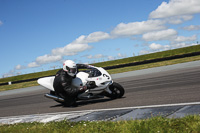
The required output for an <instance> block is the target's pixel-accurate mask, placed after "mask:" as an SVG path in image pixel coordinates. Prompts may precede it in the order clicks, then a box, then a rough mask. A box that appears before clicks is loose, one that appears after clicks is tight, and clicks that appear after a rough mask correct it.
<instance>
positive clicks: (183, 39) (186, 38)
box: [174, 35, 197, 42]
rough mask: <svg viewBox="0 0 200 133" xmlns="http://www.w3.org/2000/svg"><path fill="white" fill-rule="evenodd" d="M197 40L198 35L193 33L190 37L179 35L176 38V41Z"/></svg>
mask: <svg viewBox="0 0 200 133" xmlns="http://www.w3.org/2000/svg"><path fill="white" fill-rule="evenodd" d="M195 40H197V36H196V35H193V36H190V37H185V36H177V37H176V39H174V41H175V42H186V41H195Z"/></svg>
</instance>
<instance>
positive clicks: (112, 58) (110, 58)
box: [107, 56, 115, 60]
mask: <svg viewBox="0 0 200 133" xmlns="http://www.w3.org/2000/svg"><path fill="white" fill-rule="evenodd" d="M107 58H108V60H114V59H115V58H114V57H113V56H108V57H107Z"/></svg>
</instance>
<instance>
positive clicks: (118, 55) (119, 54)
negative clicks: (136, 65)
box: [117, 53, 127, 58]
mask: <svg viewBox="0 0 200 133" xmlns="http://www.w3.org/2000/svg"><path fill="white" fill-rule="evenodd" d="M117 57H119V58H126V57H127V55H126V54H121V53H118V54H117Z"/></svg>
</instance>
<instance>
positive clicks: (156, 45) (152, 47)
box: [149, 43, 163, 50]
mask: <svg viewBox="0 0 200 133" xmlns="http://www.w3.org/2000/svg"><path fill="white" fill-rule="evenodd" d="M149 48H150V49H152V50H160V49H162V48H163V46H162V45H160V44H156V43H152V44H150V45H149Z"/></svg>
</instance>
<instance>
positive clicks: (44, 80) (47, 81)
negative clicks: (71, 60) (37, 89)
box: [37, 76, 55, 91]
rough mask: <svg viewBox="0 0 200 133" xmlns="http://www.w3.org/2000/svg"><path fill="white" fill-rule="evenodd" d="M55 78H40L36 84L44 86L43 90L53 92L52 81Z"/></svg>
mask: <svg viewBox="0 0 200 133" xmlns="http://www.w3.org/2000/svg"><path fill="white" fill-rule="evenodd" d="M54 78H55V76H51V77H44V78H40V79H38V81H37V82H38V84H40V85H42V86H44V87H45V88H47V89H49V90H51V91H54V88H53V81H54Z"/></svg>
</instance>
